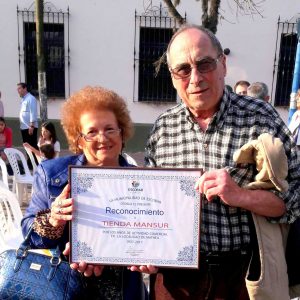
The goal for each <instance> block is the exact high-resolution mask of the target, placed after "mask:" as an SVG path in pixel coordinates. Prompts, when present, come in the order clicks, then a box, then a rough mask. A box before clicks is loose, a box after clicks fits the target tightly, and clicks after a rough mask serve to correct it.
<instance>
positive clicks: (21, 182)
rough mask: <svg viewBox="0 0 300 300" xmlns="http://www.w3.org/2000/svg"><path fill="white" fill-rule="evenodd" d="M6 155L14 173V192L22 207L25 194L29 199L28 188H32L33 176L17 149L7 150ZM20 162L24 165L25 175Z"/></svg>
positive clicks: (5, 150)
mask: <svg viewBox="0 0 300 300" xmlns="http://www.w3.org/2000/svg"><path fill="white" fill-rule="evenodd" d="M4 153H5V154H6V156H7V159H8V161H9V163H10V165H11V168H12V170H13V172H14V184H13V192H16V194H17V196H18V199H19V203H20V205H22V201H23V199H24V194H25V197H26V199H27V186H28V185H29V186H30V187H31V188H32V184H33V176H32V175H31V173H30V170H29V168H28V165H27V162H26V159H25V156H24V154H23V153H22V152H21V151H19V150H18V149H15V148H5V149H4ZM18 161H20V162H21V163H22V166H23V169H24V172H25V174H21V171H20V168H19V164H18ZM24 192H25V193H24Z"/></svg>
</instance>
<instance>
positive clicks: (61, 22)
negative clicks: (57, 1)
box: [17, 2, 70, 98]
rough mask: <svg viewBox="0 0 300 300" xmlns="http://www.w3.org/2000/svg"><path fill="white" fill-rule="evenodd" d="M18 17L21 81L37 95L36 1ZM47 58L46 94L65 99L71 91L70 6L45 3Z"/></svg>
mask: <svg viewBox="0 0 300 300" xmlns="http://www.w3.org/2000/svg"><path fill="white" fill-rule="evenodd" d="M17 16H18V51H19V77H20V78H19V81H20V82H22V81H25V82H26V83H27V86H28V89H29V90H30V91H31V92H32V93H33V94H35V95H37V94H38V76H37V75H38V74H37V54H36V23H35V11H34V8H33V4H32V5H31V7H30V8H28V9H23V10H20V9H19V8H18V7H17ZM43 21H44V35H43V37H44V44H43V46H44V59H45V72H46V83H47V95H48V97H53V98H66V97H67V96H68V95H69V94H70V76H69V72H70V56H69V53H70V49H69V8H68V10H67V12H62V11H61V10H58V9H57V8H56V7H55V6H54V5H53V4H52V3H51V2H45V4H44V20H43Z"/></svg>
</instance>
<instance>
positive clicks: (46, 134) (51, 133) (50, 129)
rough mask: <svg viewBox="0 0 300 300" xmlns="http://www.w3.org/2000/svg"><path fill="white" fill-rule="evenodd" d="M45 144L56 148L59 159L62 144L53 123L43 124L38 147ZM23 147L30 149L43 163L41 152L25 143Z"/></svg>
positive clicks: (56, 155)
mask: <svg viewBox="0 0 300 300" xmlns="http://www.w3.org/2000/svg"><path fill="white" fill-rule="evenodd" d="M43 144H52V145H53V147H54V152H55V157H59V152H60V143H59V141H58V139H57V136H56V130H55V127H54V125H53V123H51V122H45V123H43V124H42V129H41V134H40V137H39V141H38V144H37V145H38V147H39V148H40V147H41V145H43ZM23 146H24V147H25V148H28V149H30V150H31V152H32V153H34V155H35V156H36V158H37V160H38V161H39V162H41V160H42V157H41V153H40V151H39V150H37V149H35V148H33V147H32V146H31V145H29V144H28V143H24V144H23Z"/></svg>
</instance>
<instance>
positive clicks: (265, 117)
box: [145, 92, 300, 251]
mask: <svg viewBox="0 0 300 300" xmlns="http://www.w3.org/2000/svg"><path fill="white" fill-rule="evenodd" d="M264 132H268V133H270V134H272V135H274V136H276V137H279V138H280V139H281V141H282V142H283V145H284V148H285V152H286V154H287V157H288V164H289V174H288V178H287V180H288V182H289V190H288V191H287V192H285V193H279V192H278V191H275V190H271V191H272V192H273V193H276V195H278V196H279V197H280V198H282V199H283V201H284V202H285V203H286V207H287V213H286V214H285V215H284V216H282V217H281V218H274V219H272V220H271V218H269V219H270V220H271V221H274V222H293V221H294V220H295V218H296V217H298V216H299V215H300V203H299V201H300V200H299V199H300V197H299V195H300V170H299V160H298V158H297V150H296V147H295V144H294V143H293V139H292V137H291V134H290V132H289V130H288V129H287V127H286V125H285V124H284V122H283V121H282V120H281V118H280V117H279V115H278V113H277V112H276V111H275V109H274V108H273V107H272V106H271V105H270V104H268V103H266V102H264V101H260V100H253V99H252V98H249V97H244V96H239V95H236V94H234V93H230V94H229V93H227V92H224V95H223V98H222V100H221V104H220V108H219V111H218V112H216V113H215V115H214V116H213V118H212V120H211V121H210V123H209V125H208V127H207V129H206V131H205V132H203V131H202V130H201V129H200V127H199V125H198V123H197V122H196V121H195V120H194V118H193V116H192V114H191V113H190V111H189V110H188V109H187V107H186V106H185V104H183V103H181V104H179V105H177V106H175V107H173V108H171V109H169V110H167V111H166V112H165V113H163V114H162V115H161V116H160V117H159V118H158V119H157V121H156V122H155V124H154V127H153V129H152V131H151V133H150V137H149V140H148V142H147V147H146V157H145V159H146V164H147V165H150V166H158V167H173V168H202V169H203V170H204V171H209V170H213V169H221V168H225V169H226V170H227V171H228V172H229V174H230V175H231V177H232V178H233V179H234V180H235V182H236V183H237V184H238V185H239V186H244V185H245V184H248V183H249V182H252V181H254V177H255V175H256V174H257V171H256V168H255V165H253V164H239V165H237V164H236V163H235V162H234V161H233V153H234V152H235V151H236V150H238V149H239V148H241V147H242V146H243V145H244V144H246V143H248V142H249V141H251V140H254V139H257V138H258V136H259V135H260V134H262V133H264ZM201 218H202V220H201V250H202V251H232V250H240V249H244V248H246V247H248V245H249V243H250V223H249V222H250V218H251V217H250V212H249V211H246V210H244V209H241V208H236V207H230V206H227V205H225V204H224V203H223V202H222V201H221V200H220V199H219V198H218V197H215V199H214V201H212V202H210V203H208V201H207V200H205V199H204V200H202V215H201Z"/></svg>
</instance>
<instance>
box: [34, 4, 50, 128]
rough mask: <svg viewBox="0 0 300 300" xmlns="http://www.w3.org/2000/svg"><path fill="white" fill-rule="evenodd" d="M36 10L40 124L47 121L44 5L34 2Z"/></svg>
mask: <svg viewBox="0 0 300 300" xmlns="http://www.w3.org/2000/svg"><path fill="white" fill-rule="evenodd" d="M35 9H36V56H37V68H38V70H37V73H38V90H39V99H40V117H41V121H42V123H44V122H45V121H47V119H48V116H47V87H46V72H45V57H44V3H43V0H35Z"/></svg>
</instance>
